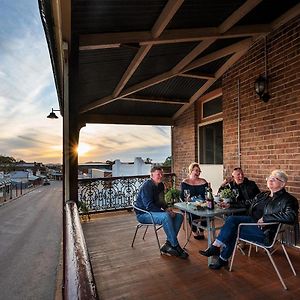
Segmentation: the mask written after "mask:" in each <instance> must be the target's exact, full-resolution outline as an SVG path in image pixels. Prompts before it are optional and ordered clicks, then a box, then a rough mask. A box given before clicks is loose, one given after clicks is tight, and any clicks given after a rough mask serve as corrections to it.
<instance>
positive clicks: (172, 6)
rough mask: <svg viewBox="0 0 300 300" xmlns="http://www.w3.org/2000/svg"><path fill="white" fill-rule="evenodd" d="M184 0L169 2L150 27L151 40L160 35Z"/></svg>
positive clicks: (170, 0) (171, 0)
mask: <svg viewBox="0 0 300 300" xmlns="http://www.w3.org/2000/svg"><path fill="white" fill-rule="evenodd" d="M183 2H184V0H169V1H168V3H167V4H166V6H165V7H164V9H163V11H162V12H161V14H160V15H159V17H158V19H157V20H156V22H155V24H154V25H153V27H152V30H151V34H152V36H153V38H157V37H159V36H160V35H161V33H162V32H163V30H164V29H165V28H166V26H167V25H168V24H169V22H170V21H171V19H172V18H173V16H174V15H175V14H176V12H177V11H178V9H179V8H180V6H181V5H182V3H183Z"/></svg>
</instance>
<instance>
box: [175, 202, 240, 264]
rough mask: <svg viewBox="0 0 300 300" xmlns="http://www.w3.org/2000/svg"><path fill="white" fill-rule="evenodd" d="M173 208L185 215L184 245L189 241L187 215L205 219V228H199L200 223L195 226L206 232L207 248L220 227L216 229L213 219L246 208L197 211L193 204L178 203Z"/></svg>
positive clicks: (218, 208) (209, 261)
mask: <svg viewBox="0 0 300 300" xmlns="http://www.w3.org/2000/svg"><path fill="white" fill-rule="evenodd" d="M174 207H176V208H178V209H180V210H181V211H184V213H185V228H186V229H185V230H186V244H185V246H186V245H187V244H188V242H189V239H190V234H188V227H189V226H187V222H186V220H187V214H193V215H196V216H199V217H200V218H205V219H206V221H207V226H201V225H200V222H199V224H197V226H198V227H199V228H201V229H204V230H206V231H207V246H208V247H209V246H210V245H211V244H212V242H213V241H214V240H215V234H216V230H217V229H220V228H221V227H216V226H215V222H214V219H215V217H220V218H221V217H224V216H225V215H232V214H235V213H240V212H245V211H246V208H226V209H224V208H220V207H217V206H215V208H214V209H197V207H196V206H195V205H194V204H193V202H188V203H186V202H178V203H174ZM211 261H212V260H211V257H209V258H208V264H210V263H211Z"/></svg>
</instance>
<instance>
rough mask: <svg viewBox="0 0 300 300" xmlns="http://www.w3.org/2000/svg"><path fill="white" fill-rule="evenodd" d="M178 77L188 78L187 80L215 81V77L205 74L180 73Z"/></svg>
mask: <svg viewBox="0 0 300 300" xmlns="http://www.w3.org/2000/svg"><path fill="white" fill-rule="evenodd" d="M177 76H180V77H187V78H195V79H214V78H215V76H214V75H213V74H205V73H201V74H200V73H199V74H198V73H195V74H192V73H178V74H177Z"/></svg>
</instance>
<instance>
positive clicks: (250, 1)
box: [218, 0, 262, 33]
mask: <svg viewBox="0 0 300 300" xmlns="http://www.w3.org/2000/svg"><path fill="white" fill-rule="evenodd" d="M260 2H262V0H247V1H246V2H245V3H244V4H243V5H241V6H240V7H239V8H238V9H237V10H235V11H234V12H233V13H232V14H231V15H230V16H229V17H228V18H227V19H226V20H225V21H224V22H223V23H222V24H221V25H220V26H219V27H218V30H219V32H220V33H224V32H226V31H227V30H228V29H230V28H231V27H232V26H233V25H234V24H236V23H237V22H238V21H239V20H241V19H242V18H243V17H244V16H245V15H246V14H248V13H249V12H250V11H251V10H252V9H253V8H255V7H256V6H257V5H258V4H259V3H260Z"/></svg>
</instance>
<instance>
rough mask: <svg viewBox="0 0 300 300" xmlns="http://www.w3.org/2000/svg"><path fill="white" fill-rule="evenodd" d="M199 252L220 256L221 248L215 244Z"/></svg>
mask: <svg viewBox="0 0 300 300" xmlns="http://www.w3.org/2000/svg"><path fill="white" fill-rule="evenodd" d="M199 253H200V254H201V255H203V256H206V257H210V256H219V255H220V248H219V247H216V246H214V245H211V246H210V247H209V248H207V249H206V250H199Z"/></svg>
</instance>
